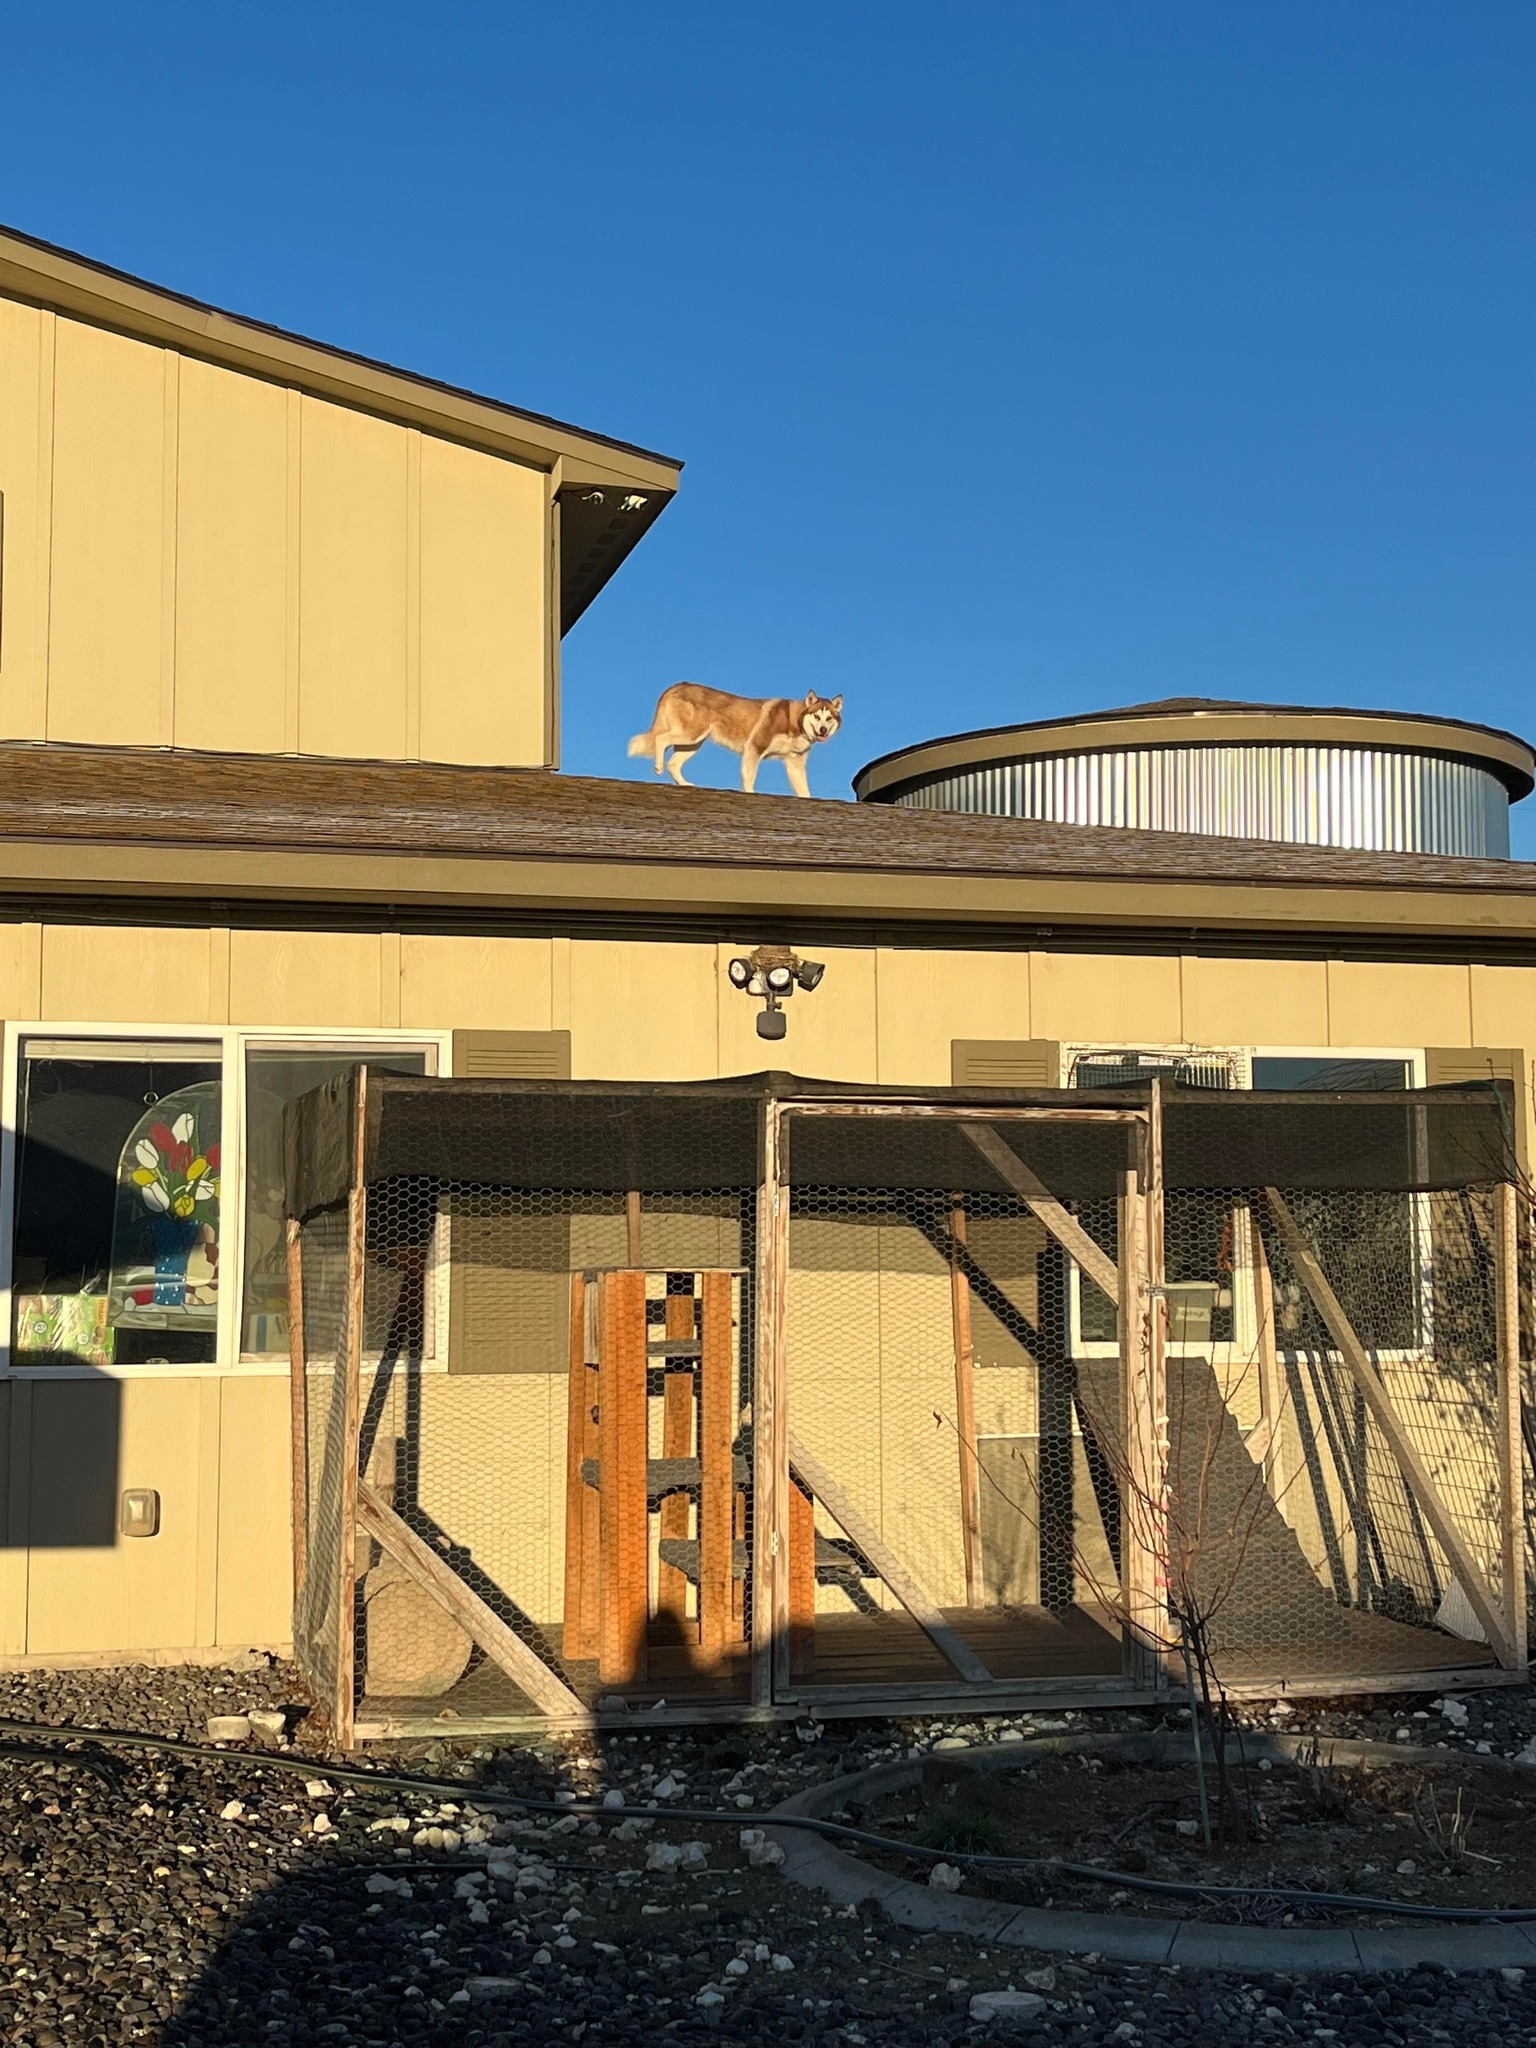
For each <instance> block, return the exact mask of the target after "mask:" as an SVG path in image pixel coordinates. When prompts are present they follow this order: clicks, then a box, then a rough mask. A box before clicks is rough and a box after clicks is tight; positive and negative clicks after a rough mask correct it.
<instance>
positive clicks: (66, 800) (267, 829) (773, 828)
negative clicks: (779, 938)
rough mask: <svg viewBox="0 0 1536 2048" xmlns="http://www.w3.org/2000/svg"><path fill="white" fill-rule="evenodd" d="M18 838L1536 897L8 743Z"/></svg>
mask: <svg viewBox="0 0 1536 2048" xmlns="http://www.w3.org/2000/svg"><path fill="white" fill-rule="evenodd" d="M0 841H28V842H33V843H36V842H39V841H47V842H55V843H57V842H67V843H76V844H81V845H84V844H86V843H94V844H97V845H102V844H111V843H125V842H126V843H130V844H132V845H135V846H141V847H142V846H150V845H155V846H176V847H186V848H198V847H222V848H240V847H248V848H252V849H260V850H261V851H263V852H274V851H303V850H309V851H313V852H316V853H320V852H328V853H342V852H345V853H371V854H393V855H402V856H434V855H436V856H452V857H454V858H455V859H464V858H471V859H478V860H485V861H496V862H506V861H525V860H526V861H549V860H556V861H560V862H583V861H593V862H604V863H611V862H614V861H625V862H639V863H646V862H653V863H657V864H665V865H668V866H675V865H676V864H678V863H679V862H686V863H688V864H691V865H707V866H717V867H721V868H730V867H736V866H740V867H750V868H752V869H756V870H761V869H764V868H780V869H785V870H792V869H811V870H822V871H829V870H837V871H841V872H845V873H851V872H865V873H881V874H896V875H900V874H909V875H924V874H927V875H947V876H963V875H974V876H977V877H993V878H1009V877H1029V876H1039V877H1060V878H1067V879H1071V880H1074V881H1083V880H1092V879H1096V878H1097V879H1101V880H1105V881H1114V880H1122V881H1136V882H1150V881H1178V882H1200V883H1206V884H1212V883H1233V884H1244V883H1249V884H1268V885H1271V886H1274V885H1279V886H1282V887H1284V886H1294V887H1298V888H1305V889H1314V890H1315V889H1329V888H1339V889H1361V888H1368V889H1376V890H1379V889H1381V888H1383V887H1385V888H1391V889H1402V890H1411V891H1422V890H1453V891H1457V892H1474V893H1477V894H1482V895H1502V896H1510V895H1516V896H1531V897H1536V865H1531V864H1528V863H1524V862H1516V861H1504V860H1469V859H1454V858H1449V857H1446V856H1443V855H1428V854H1413V853H1378V852H1368V851H1357V850H1354V849H1350V848H1341V847H1331V846H1292V845H1281V844H1277V843H1271V842H1268V841H1262V840H1248V839H1220V838H1215V837H1209V836H1204V835H1200V834H1193V833H1175V832H1144V831H1125V830H1119V829H1114V828H1110V827H1103V826H1087V825H1057V824H1042V823H1039V822H1036V821H1034V820H1030V819H1023V818H1000V817H974V816H970V815H962V814H960V813H958V812H948V811H919V810H903V809H898V808H892V807H889V806H887V805H883V804H852V803H838V802H825V801H823V802H816V801H812V802H809V803H807V802H802V801H801V800H799V799H797V798H792V797H780V796H762V795H759V796H746V795H744V794H740V793H738V792H734V791H726V790H713V789H677V788H674V787H673V786H671V785H670V784H666V785H663V784H658V783H653V782H649V781H647V782H627V781H607V780H603V779H599V778H596V777H590V776H574V775H569V776H568V775H550V774H547V773H544V772H542V771H538V770H526V769H510V768H464V767H449V766H434V765H430V764H425V763H415V764H401V763H399V762H385V761H340V760H323V759H319V758H316V757H313V756H285V757H272V756H266V755H262V756H255V755H241V754H205V753H194V752H190V751H182V750H163V749H151V748H116V747H85V746H62V745H57V744H53V743H46V744H44V743H30V744H29V743H11V744H0Z"/></svg>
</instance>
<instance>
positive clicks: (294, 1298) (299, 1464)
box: [288, 1216, 309, 1608]
mask: <svg viewBox="0 0 1536 2048" xmlns="http://www.w3.org/2000/svg"><path fill="white" fill-rule="evenodd" d="M307 1373H308V1359H307V1357H306V1354H305V1350H304V1233H303V1228H302V1226H301V1225H300V1223H299V1219H298V1217H297V1216H290V1217H289V1218H288V1428H289V1435H290V1439H291V1442H290V1445H289V1473H290V1483H291V1494H292V1512H293V1599H294V1606H295V1608H297V1606H298V1601H299V1596H300V1594H301V1593H302V1592H303V1590H304V1568H305V1565H306V1563H307V1561H308V1557H309V1381H308V1378H307V1377H306V1375H307Z"/></svg>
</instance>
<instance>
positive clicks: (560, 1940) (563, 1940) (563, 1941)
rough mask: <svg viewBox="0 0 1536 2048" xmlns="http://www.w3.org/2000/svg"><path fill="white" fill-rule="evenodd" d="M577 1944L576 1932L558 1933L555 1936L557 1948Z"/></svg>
mask: <svg viewBox="0 0 1536 2048" xmlns="http://www.w3.org/2000/svg"><path fill="white" fill-rule="evenodd" d="M575 1946H576V1937H575V1935H574V1934H557V1935H556V1937H555V1947H556V1948H574V1947H575Z"/></svg>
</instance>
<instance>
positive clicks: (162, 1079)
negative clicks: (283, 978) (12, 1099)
mask: <svg viewBox="0 0 1536 2048" xmlns="http://www.w3.org/2000/svg"><path fill="white" fill-rule="evenodd" d="M20 1094H21V1100H20V1108H19V1115H18V1123H19V1131H20V1144H19V1157H18V1167H17V1191H16V1235H15V1244H14V1264H13V1270H12V1287H13V1302H14V1319H13V1343H14V1347H15V1357H16V1361H17V1363H18V1364H34V1365H36V1364H43V1363H52V1364H63V1363H66V1362H74V1363H84V1364H89V1365H108V1364H112V1363H116V1364H120V1365H134V1364H144V1363H160V1362H164V1363H166V1364H173V1365H206V1364H211V1363H212V1362H213V1361H214V1358H215V1356H216V1352H217V1329H216V1324H217V1320H218V1262H219V1209H220V1203H219V1124H220V1115H221V1067H220V1063H219V1060H218V1059H217V1057H214V1058H208V1057H200V1056H199V1055H198V1054H197V1053H195V1052H192V1051H190V1050H189V1051H188V1052H187V1053H186V1054H185V1055H182V1054H178V1053H176V1052H174V1051H160V1050H157V1051H156V1052H155V1053H154V1054H153V1055H151V1056H147V1057H137V1058H135V1057H128V1056H114V1055H113V1053H112V1052H111V1051H109V1050H108V1049H106V1048H103V1049H102V1050H101V1051H100V1052H99V1053H98V1052H94V1051H92V1050H90V1049H88V1048H82V1050H81V1052H80V1053H79V1055H75V1054H73V1053H56V1052H53V1051H50V1052H49V1053H48V1054H47V1055H46V1056H44V1057H39V1058H29V1057H26V1056H25V1054H24V1056H23V1059H22V1064H21V1090H20ZM200 1187H201V1188H202V1190H203V1192H202V1193H201V1194H199V1192H198V1190H199V1188H200Z"/></svg>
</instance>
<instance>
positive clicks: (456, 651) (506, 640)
mask: <svg viewBox="0 0 1536 2048" xmlns="http://www.w3.org/2000/svg"><path fill="white" fill-rule="evenodd" d="M547 488H548V485H547V480H546V479H545V478H544V477H543V476H542V475H540V474H539V473H538V472H536V471H534V470H530V469H523V468H520V467H519V466H518V465H517V464H515V463H511V462H503V461H500V460H498V459H497V458H496V457H495V456H492V455H485V454H481V453H479V452H477V451H476V450H474V449H470V448H461V447H459V446H458V445H457V444H456V443H454V442H451V441H438V440H434V439H433V438H432V437H431V436H430V435H424V436H423V437H422V441H421V752H422V755H423V758H424V759H426V760H429V761H474V762H485V763H490V764H492V765H505V766H522V765H535V766H536V765H537V764H539V763H540V762H542V761H543V759H544V747H545V741H544V733H545V719H544V688H545V680H544V647H545V611H546V607H547V604H548V591H549V577H548V574H547V565H546V563H545V560H544V497H545V492H546V490H547Z"/></svg>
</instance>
